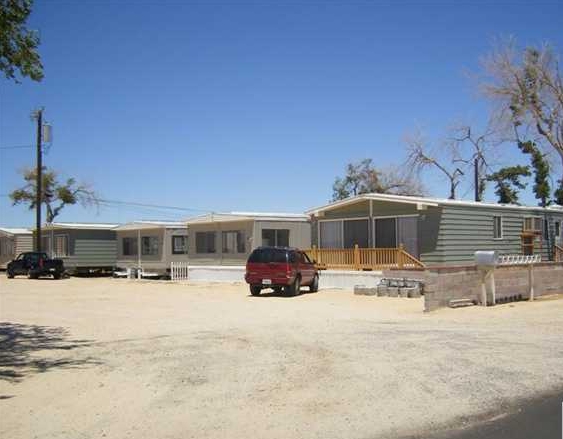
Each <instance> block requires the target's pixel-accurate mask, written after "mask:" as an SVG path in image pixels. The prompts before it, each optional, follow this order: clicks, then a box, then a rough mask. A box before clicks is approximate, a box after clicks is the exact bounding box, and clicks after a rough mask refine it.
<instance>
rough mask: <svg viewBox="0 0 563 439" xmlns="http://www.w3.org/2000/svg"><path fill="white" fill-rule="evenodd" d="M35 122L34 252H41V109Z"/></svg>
mask: <svg viewBox="0 0 563 439" xmlns="http://www.w3.org/2000/svg"><path fill="white" fill-rule="evenodd" d="M33 116H34V117H35V119H36V120H37V183H36V186H37V189H36V193H35V214H36V217H35V251H38V252H40V251H41V204H42V201H43V199H42V196H41V195H42V192H43V189H42V187H41V186H42V180H43V179H42V174H43V148H42V134H43V132H42V130H43V108H39V109H38V110H37V111H35V113H34V115H33Z"/></svg>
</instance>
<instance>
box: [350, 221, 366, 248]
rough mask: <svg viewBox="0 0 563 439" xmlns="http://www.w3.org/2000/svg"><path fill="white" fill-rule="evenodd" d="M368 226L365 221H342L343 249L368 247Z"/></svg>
mask: <svg viewBox="0 0 563 439" xmlns="http://www.w3.org/2000/svg"><path fill="white" fill-rule="evenodd" d="M368 236H369V225H368V220H367V219H361V220H346V221H344V248H354V246H355V245H357V246H358V247H361V248H367V247H369V243H368V241H369V239H368Z"/></svg>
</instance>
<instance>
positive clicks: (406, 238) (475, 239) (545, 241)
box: [307, 194, 563, 265]
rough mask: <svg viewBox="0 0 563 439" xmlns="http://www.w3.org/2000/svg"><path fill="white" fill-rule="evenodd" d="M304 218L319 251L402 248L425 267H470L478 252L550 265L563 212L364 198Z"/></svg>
mask: <svg viewBox="0 0 563 439" xmlns="http://www.w3.org/2000/svg"><path fill="white" fill-rule="evenodd" d="M307 213H308V214H309V215H310V216H311V218H312V242H313V244H314V245H315V246H317V247H318V248H320V249H323V248H335V249H338V248H341V249H342V248H344V249H345V248H352V247H355V246H356V245H357V246H358V247H360V248H396V247H399V246H400V245H402V246H403V247H404V249H405V250H406V251H407V252H408V253H409V254H411V255H412V256H414V257H415V258H418V259H419V260H420V261H421V262H422V263H424V264H425V265H454V264H465V263H471V262H473V257H474V252H475V251H477V250H496V251H498V252H499V254H541V256H542V259H544V260H552V259H553V258H554V257H557V255H558V254H560V253H558V252H561V250H560V249H561V245H562V241H563V230H562V229H563V227H562V225H563V207H561V206H552V207H547V208H541V207H527V206H518V205H506V204H493V203H481V202H472V201H463V200H444V199H436V198H426V197H409V196H400V195H388V194H362V195H358V196H355V197H350V198H347V199H344V200H341V201H336V202H333V203H330V204H327V205H325V206H321V207H317V208H314V209H310V210H309V211H308V212H307Z"/></svg>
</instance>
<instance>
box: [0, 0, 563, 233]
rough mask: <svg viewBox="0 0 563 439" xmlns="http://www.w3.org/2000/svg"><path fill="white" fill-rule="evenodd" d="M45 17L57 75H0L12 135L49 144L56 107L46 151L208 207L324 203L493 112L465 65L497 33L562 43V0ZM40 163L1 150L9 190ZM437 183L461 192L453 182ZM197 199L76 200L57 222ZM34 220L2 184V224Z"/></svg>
mask: <svg viewBox="0 0 563 439" xmlns="http://www.w3.org/2000/svg"><path fill="white" fill-rule="evenodd" d="M29 25H30V27H32V28H37V29H39V30H40V32H41V38H42V44H41V47H40V52H41V56H42V59H43V63H44V66H45V79H44V81H43V82H41V83H39V84H37V83H33V82H31V81H29V80H25V81H24V82H23V84H20V85H18V84H14V83H12V82H8V81H7V80H5V79H4V78H0V147H5V146H12V145H25V144H33V142H34V128H33V123H32V121H31V120H30V118H29V114H30V112H31V110H32V109H34V108H35V107H37V106H40V105H42V106H45V108H46V118H47V120H48V121H50V122H51V123H52V124H53V126H54V136H55V137H54V139H55V140H54V142H53V145H52V147H51V149H50V150H49V152H48V154H47V156H46V164H47V165H48V166H50V167H53V168H55V169H56V170H58V171H59V172H60V173H61V174H62V175H64V176H75V177H77V178H78V179H79V180H81V181H84V182H87V183H90V184H92V186H93V187H94V188H95V189H96V191H97V192H98V193H99V194H100V195H101V196H102V197H104V198H107V199H115V200H125V201H135V202H140V203H151V204H161V205H173V206H185V207H193V208H197V209H201V210H203V211H224V210H225V211H226V210H263V211H288V212H291V211H295V212H301V211H303V210H305V209H307V208H309V207H313V206H316V205H320V204H323V203H325V202H326V201H328V199H329V198H330V196H331V186H332V183H333V181H334V177H335V176H336V175H338V174H341V173H342V172H343V168H344V165H345V164H346V163H347V162H349V161H353V160H359V159H362V158H365V157H371V158H373V159H374V161H375V163H376V164H377V165H378V166H382V167H385V166H387V165H390V164H393V163H399V162H400V161H401V160H403V158H404V151H403V146H402V138H403V135H404V134H405V132H407V131H409V130H411V129H412V128H413V127H414V126H415V125H417V124H418V125H422V126H423V127H425V129H426V131H427V133H429V134H430V135H438V134H439V133H441V132H443V131H444V130H445V129H446V128H447V126H448V124H450V123H451V122H452V121H455V120H459V119H464V120H467V121H470V122H472V123H477V124H478V123H480V122H482V120H483V117H484V114H485V110H486V107H485V105H484V103H483V102H482V101H481V100H480V99H479V97H478V96H477V93H476V92H475V89H474V85H473V84H472V83H471V81H470V80H468V79H467V77H466V75H465V72H467V71H476V70H477V69H478V66H479V57H480V56H482V55H483V54H485V53H486V52H487V51H488V50H489V49H490V47H491V43H492V41H493V39H494V38H495V37H496V36H503V35H504V36H506V35H514V36H516V37H517V39H518V41H519V43H521V44H523V45H525V44H529V43H540V42H543V41H545V40H549V41H551V42H553V43H555V44H556V46H557V47H558V49H559V50H560V51H561V49H563V2H561V1H534V2H532V1H529V2H526V1H512V2H508V1H496V2H489V1H472V2H461V1H456V2H453V1H452V2H446V1H440V2H425V3H424V2H405V1H403V2H401V1H395V2H383V1H377V2H364V1H346V2H344V1H342V2H321V1H303V2H298V1H291V2H289V1H286V2H282V1H279V2H274V1H264V2H236V1H233V2H201V3H198V2H180V1H177V2H172V1H158V2H157V1H153V2H147V1H128V2H125V1H111V2H110V1H80V2H75V1H46V0H38V1H36V5H35V10H34V12H33V14H32V16H31V18H30V22H29ZM507 154H508V152H507ZM34 160H35V158H34V151H33V150H32V149H27V150H26V149H22V150H2V151H0V194H2V195H5V194H7V193H8V192H9V191H10V190H12V189H14V188H15V187H17V186H18V184H19V183H20V176H19V174H18V170H20V169H22V168H23V167H25V166H28V165H32V164H33V163H34ZM427 186H428V189H429V192H430V193H431V194H432V195H435V196H444V197H445V196H447V187H446V185H445V184H444V182H443V181H441V180H439V179H436V178H433V177H432V176H428V180H427ZM461 193H462V194H463V193H465V190H462V191H461ZM470 196H471V194H468V197H470ZM194 213H196V212H194ZM188 214H189V213H188V212H186V213H185V214H184V213H181V212H171V213H167V212H164V211H157V210H148V209H139V208H120V209H117V208H113V207H104V208H101V209H100V211H99V213H96V211H95V209H94V210H84V209H82V208H81V207H72V208H68V209H66V210H65V211H63V214H62V215H61V216H60V217H59V218H58V220H59V221H106V222H110V221H118V222H122V221H128V220H134V219H142V218H182V217H185V216H188ZM33 222H34V216H33V213H32V212H29V211H28V210H26V209H25V208H23V207H11V206H10V203H9V200H8V199H7V198H6V197H5V196H2V197H0V224H2V225H11V226H19V225H22V226H28V225H32V224H33Z"/></svg>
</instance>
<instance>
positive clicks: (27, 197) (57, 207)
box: [10, 168, 98, 223]
mask: <svg viewBox="0 0 563 439" xmlns="http://www.w3.org/2000/svg"><path fill="white" fill-rule="evenodd" d="M22 174H23V179H24V181H25V185H24V186H23V187H21V188H20V189H16V190H14V191H13V192H12V193H10V199H11V200H12V204H13V205H14V206H15V205H18V204H26V205H28V207H29V209H30V210H32V209H35V206H36V194H37V171H36V170H35V169H25V170H24V171H23V172H22ZM42 177H43V178H42V183H41V187H42V197H41V203H42V204H44V205H45V208H46V209H47V218H46V220H47V222H48V223H52V222H53V220H54V219H55V218H56V217H57V216H58V215H59V214H60V213H61V210H62V209H63V208H64V207H65V206H67V205H73V204H76V203H80V204H82V205H83V206H85V207H86V206H90V205H93V204H97V203H98V197H97V196H96V193H95V192H94V191H92V190H91V189H90V188H89V187H88V186H87V185H84V184H78V183H77V182H76V180H75V179H74V178H69V179H67V180H65V181H63V182H59V181H58V179H57V173H56V172H55V171H51V170H47V169H46V168H43V172H42Z"/></svg>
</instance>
